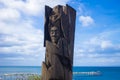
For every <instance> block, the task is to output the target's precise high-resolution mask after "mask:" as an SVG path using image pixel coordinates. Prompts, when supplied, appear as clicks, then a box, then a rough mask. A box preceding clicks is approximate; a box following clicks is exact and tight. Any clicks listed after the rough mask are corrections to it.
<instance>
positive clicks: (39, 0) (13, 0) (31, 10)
mask: <svg viewBox="0 0 120 80" xmlns="http://www.w3.org/2000/svg"><path fill="white" fill-rule="evenodd" d="M0 2H1V3H3V4H4V5H5V6H6V7H9V8H13V9H16V10H19V11H22V12H23V13H25V14H27V15H34V16H37V15H40V14H41V13H43V10H44V6H45V5H48V6H51V7H54V6H56V5H58V4H61V5H65V4H66V2H68V0H54V1H53V0H26V1H23V0H0Z"/></svg>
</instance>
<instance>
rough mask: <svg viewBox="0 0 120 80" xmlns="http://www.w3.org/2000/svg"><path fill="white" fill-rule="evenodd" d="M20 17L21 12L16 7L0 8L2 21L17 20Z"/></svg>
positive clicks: (0, 19)
mask: <svg viewBox="0 0 120 80" xmlns="http://www.w3.org/2000/svg"><path fill="white" fill-rule="evenodd" d="M19 18H20V13H19V12H18V11H17V10H15V9H11V8H3V9H0V21H3V20H9V21H10V20H14V21H15V20H16V19H19Z"/></svg>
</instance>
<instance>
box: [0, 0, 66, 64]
mask: <svg viewBox="0 0 120 80" xmlns="http://www.w3.org/2000/svg"><path fill="white" fill-rule="evenodd" d="M67 1H68V0H54V1H53V0H0V6H1V7H0V56H2V54H4V60H2V61H3V63H4V61H5V62H8V64H10V63H11V65H12V63H13V61H15V63H13V64H16V65H18V64H19V63H20V64H22V65H27V64H28V65H40V64H41V62H42V61H44V60H43V59H44V56H45V55H44V54H45V49H44V47H43V30H42V29H43V28H41V27H43V26H44V25H43V23H41V22H43V18H41V16H44V15H43V14H44V6H45V5H48V6H50V7H54V6H56V5H58V4H59V5H65V4H66V2H67ZM1 4H2V5H1ZM38 20H39V21H38ZM41 24H42V25H41ZM39 26H40V27H39ZM5 55H6V56H5ZM10 55H14V56H11V57H9V56H10ZM19 55H21V56H19ZM7 60H9V61H7ZM20 60H21V61H20ZM22 60H24V61H22ZM0 61H1V59H0ZM17 61H20V62H17ZM24 62H25V63H24ZM28 62H29V63H28ZM1 63H2V62H1ZM38 63H39V64H38ZM5 64H6V65H7V63H5Z"/></svg>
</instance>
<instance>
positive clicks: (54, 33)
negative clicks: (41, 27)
mask: <svg viewBox="0 0 120 80" xmlns="http://www.w3.org/2000/svg"><path fill="white" fill-rule="evenodd" d="M50 38H51V42H52V43H53V44H57V42H58V40H59V38H60V29H59V27H57V26H55V25H54V26H52V27H50Z"/></svg>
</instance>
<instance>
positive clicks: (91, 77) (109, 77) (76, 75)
mask: <svg viewBox="0 0 120 80" xmlns="http://www.w3.org/2000/svg"><path fill="white" fill-rule="evenodd" d="M11 73H34V74H39V75H40V74H41V67H40V66H0V80H1V75H4V74H11ZM94 73H95V74H94ZM96 73H100V74H97V75H96ZM4 80H12V79H8V78H6V79H4ZM73 80H120V67H73Z"/></svg>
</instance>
